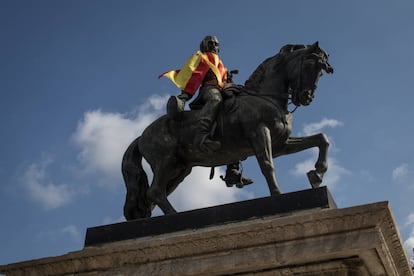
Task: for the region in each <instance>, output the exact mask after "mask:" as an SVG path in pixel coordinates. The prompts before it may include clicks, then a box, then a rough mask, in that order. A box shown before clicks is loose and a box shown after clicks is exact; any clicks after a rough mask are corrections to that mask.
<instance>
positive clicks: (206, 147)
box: [194, 118, 221, 152]
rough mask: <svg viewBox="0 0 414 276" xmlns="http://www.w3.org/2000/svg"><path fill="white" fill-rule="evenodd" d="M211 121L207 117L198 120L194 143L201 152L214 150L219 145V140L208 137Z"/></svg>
mask: <svg viewBox="0 0 414 276" xmlns="http://www.w3.org/2000/svg"><path fill="white" fill-rule="evenodd" d="M212 124H213V121H212V120H211V119H209V118H200V119H199V120H198V126H197V133H196V135H195V137H194V144H195V145H196V146H197V147H198V148H199V149H200V150H201V151H203V152H214V151H217V150H218V149H219V148H220V147H221V143H220V142H219V141H214V140H212V139H211V137H210V131H211V126H212Z"/></svg>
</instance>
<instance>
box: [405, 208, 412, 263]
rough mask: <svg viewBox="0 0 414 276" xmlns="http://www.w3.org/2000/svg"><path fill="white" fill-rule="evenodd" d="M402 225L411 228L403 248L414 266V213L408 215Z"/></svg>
mask: <svg viewBox="0 0 414 276" xmlns="http://www.w3.org/2000/svg"><path fill="white" fill-rule="evenodd" d="M404 225H405V226H410V227H411V232H410V236H409V237H408V238H407V239H406V240H405V241H404V248H405V251H406V252H407V255H408V256H410V257H411V261H412V263H413V265H414V213H411V214H409V215H408V217H407V219H406V221H405V224H404Z"/></svg>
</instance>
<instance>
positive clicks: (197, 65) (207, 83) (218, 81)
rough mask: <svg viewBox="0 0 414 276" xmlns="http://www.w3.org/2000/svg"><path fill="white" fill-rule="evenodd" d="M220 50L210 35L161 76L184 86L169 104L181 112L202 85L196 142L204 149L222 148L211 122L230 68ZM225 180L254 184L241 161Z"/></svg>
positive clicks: (238, 183) (205, 150) (241, 184)
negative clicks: (241, 169) (184, 60)
mask: <svg viewBox="0 0 414 276" xmlns="http://www.w3.org/2000/svg"><path fill="white" fill-rule="evenodd" d="M219 51H220V44H219V41H218V39H217V37H216V36H211V35H208V36H206V37H205V38H204V39H203V40H202V41H201V43H200V51H197V52H196V53H195V54H194V55H192V56H191V57H190V59H189V60H188V61H187V63H186V64H185V65H184V66H183V67H182V68H181V69H180V70H173V71H169V72H166V73H164V74H162V75H161V76H165V77H167V78H169V79H170V80H171V81H172V82H173V83H174V84H175V85H177V86H178V87H179V88H180V89H181V94H180V95H178V96H177V97H171V98H170V100H169V103H168V104H167V105H168V106H169V107H170V106H171V105H173V106H175V107H176V109H177V108H178V110H179V111H183V110H184V104H185V102H186V101H188V100H190V99H191V98H192V97H193V95H194V94H195V93H196V91H197V89H198V88H199V87H200V86H201V87H200V91H199V96H198V98H197V101H200V102H201V103H203V107H202V109H201V111H200V115H199V117H198V125H197V133H196V134H195V138H194V145H196V146H197V147H198V148H199V149H200V150H201V151H204V152H214V151H217V150H218V149H220V147H221V143H220V142H219V141H215V140H212V139H211V137H210V132H211V128H212V125H213V123H214V121H215V120H216V116H217V113H218V109H219V107H220V104H221V102H222V100H223V98H222V95H221V91H222V89H223V88H224V85H225V83H226V81H227V69H226V67H224V64H223V62H222V61H221V60H220V58H219V56H218V53H219ZM161 76H160V77H161ZM171 102H173V104H172V103H171ZM169 107H168V109H170V108H169ZM223 180H225V181H226V184H227V186H229V187H231V186H233V185H234V184H236V186H237V187H240V188H241V187H243V185H247V184H250V183H253V181H252V180H251V179H248V178H244V177H243V176H242V175H241V173H240V172H239V162H238V163H235V164H231V165H228V166H227V171H226V177H225V178H224V179H223Z"/></svg>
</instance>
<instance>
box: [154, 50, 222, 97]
mask: <svg viewBox="0 0 414 276" xmlns="http://www.w3.org/2000/svg"><path fill="white" fill-rule="evenodd" d="M210 69H211V71H213V73H214V75H215V76H216V78H217V82H218V84H219V86H220V87H223V86H224V83H225V81H226V78H227V74H226V73H227V69H226V67H224V65H223V62H222V61H221V60H220V58H219V56H218V55H217V54H215V53H211V52H207V53H202V52H200V51H198V52H197V53H195V54H194V55H192V56H191V57H190V58H189V59H188V61H187V62H186V64H184V66H183V67H182V68H181V69H180V70H172V71H168V72H165V73H164V74H161V75H160V76H159V78H161V77H167V78H169V79H170V80H171V81H172V82H173V83H174V84H175V85H176V86H177V87H178V88H180V89H181V90H183V91H185V92H187V93H188V94H191V95H194V94H195V93H196V91H197V89H198V88H199V87H200V85H201V83H202V82H203V79H204V77H205V75H206V74H207V72H208V70H210Z"/></svg>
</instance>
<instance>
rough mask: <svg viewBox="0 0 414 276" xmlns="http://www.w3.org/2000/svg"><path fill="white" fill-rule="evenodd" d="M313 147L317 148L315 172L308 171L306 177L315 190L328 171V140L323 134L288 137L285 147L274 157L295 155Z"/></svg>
mask: <svg viewBox="0 0 414 276" xmlns="http://www.w3.org/2000/svg"><path fill="white" fill-rule="evenodd" d="M313 147H318V149H319V155H318V160H317V161H316V163H315V170H311V171H309V172H308V173H307V176H308V179H309V182H310V184H311V186H312V188H317V187H319V185H320V184H321V183H322V178H323V175H324V174H325V172H326V171H327V169H328V161H327V154H328V147H329V140H328V138H327V137H326V135H325V134H323V133H319V134H315V135H311V136H306V137H289V138H288V140H287V141H286V144H285V147H284V148H283V149H282V150H281V151H279V152H277V153H275V155H274V157H278V156H281V155H287V154H291V153H296V152H299V151H303V150H306V149H309V148H313Z"/></svg>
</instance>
